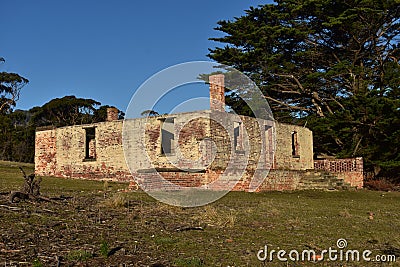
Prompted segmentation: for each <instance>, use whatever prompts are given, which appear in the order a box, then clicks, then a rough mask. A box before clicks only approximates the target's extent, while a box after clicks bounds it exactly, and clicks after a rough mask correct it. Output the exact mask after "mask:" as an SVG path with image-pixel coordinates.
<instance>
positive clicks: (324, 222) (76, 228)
mask: <svg viewBox="0 0 400 267" xmlns="http://www.w3.org/2000/svg"><path fill="white" fill-rule="evenodd" d="M25 168H26V172H27V173H29V172H31V171H32V166H31V165H25ZM0 179H1V180H0V181H1V183H0V192H9V191H11V190H15V189H18V188H19V187H20V185H21V184H22V182H23V180H22V178H21V175H20V173H19V170H18V169H17V167H16V165H15V164H11V163H4V162H2V163H0ZM107 187H108V188H107V191H108V192H107V195H106V198H104V193H103V192H104V183H103V182H101V181H85V180H73V179H62V178H52V177H43V184H42V188H41V192H42V194H43V195H47V196H59V195H64V196H69V197H71V198H70V199H69V200H67V201H63V202H61V203H60V204H55V203H39V204H37V203H36V204H35V203H31V202H20V203H16V204H13V206H14V207H17V208H20V209H22V211H21V212H15V211H11V210H8V209H0V219H1V221H2V224H0V231H1V233H4V234H3V236H2V239H1V240H0V258H6V259H7V260H11V259H12V260H15V261H17V260H21V259H26V260H30V261H31V262H33V261H34V260H35V259H38V258H39V256H42V257H43V258H39V259H40V261H41V262H43V265H44V266H53V265H55V263H54V262H52V261H51V259H53V258H54V255H59V256H60V257H62V259H63V261H64V262H63V263H65V264H66V265H67V266H68V265H71V264H72V263H73V262H74V261H85V263H86V264H89V265H91V266H106V265H107V266H108V265H118V264H123V263H126V264H128V263H135V264H136V266H146V265H151V264H154V263H159V264H164V265H165V266H264V263H262V262H260V261H259V260H258V259H257V257H256V254H257V252H258V251H259V250H260V249H262V248H263V247H264V246H265V245H266V244H267V245H268V247H269V248H270V249H275V250H279V249H284V250H286V251H290V250H292V249H296V250H298V251H302V250H305V249H314V250H316V251H317V252H319V251H321V250H323V249H328V248H329V247H333V248H336V241H337V240H338V239H340V238H344V239H346V240H347V242H348V246H347V248H348V249H357V250H360V251H362V250H366V249H368V250H371V251H372V252H373V255H377V254H394V255H396V256H397V261H398V262H399V261H400V231H399V229H400V212H399V211H400V209H399V207H400V206H399V203H400V193H399V192H377V191H366V190H360V191H334V192H325V191H294V192H264V193H244V192H231V193H229V194H227V195H226V196H225V197H223V198H222V199H220V200H218V201H216V202H215V203H212V204H210V205H207V206H204V207H197V208H180V207H173V206H169V205H166V204H163V203H159V202H157V201H155V200H154V199H152V198H151V197H149V196H148V195H146V194H145V193H143V192H132V193H121V192H118V189H121V188H127V184H123V183H111V182H109V183H108V185H107ZM1 204H3V205H10V204H9V203H7V202H6V197H4V198H3V199H2V203H1ZM371 214H372V216H371ZM189 227H201V228H196V229H197V230H188V231H177V229H185V228H189ZM201 229H202V230H201ZM104 240H107V251H108V252H110V251H114V252H115V253H110V256H109V257H104V256H102V255H103V254H104V253H105V252H104V253H103V250H104V251H106V250H105V249H102V247H103V245H102V244H103V243H104ZM21 247H23V249H21ZM32 247H34V248H35V249H32ZM121 248H123V249H121ZM13 250H16V251H17V252H13V253H11V252H10V253H6V252H2V251H13ZM18 250H21V251H20V252H18ZM68 251H69V252H68ZM82 251H84V252H88V253H89V252H90V251H91V252H90V253H89V254H90V255H91V257H86V256H85V257H80V256H79V255H78V254H79V253H78V252H82ZM72 252H77V254H76V255H78V256H76V255H75V254H74V255H71V253H72ZM108 252H107V254H108ZM96 253H97V254H96ZM85 255H86V254H85ZM46 257H47V258H46ZM52 257H53V258H52ZM45 260H47V262H45ZM398 262H397V263H390V264H384V265H379V266H397V265H396V264H398ZM266 264H267V265H268V266H310V263H309V262H297V263H293V262H288V263H287V264H286V263H281V262H278V261H277V260H276V258H275V261H274V262H272V263H266ZM335 264H336V265H335ZM318 265H320V266H377V265H375V263H367V262H360V263H355V262H350V263H346V262H338V263H332V262H322V263H320V264H318Z"/></svg>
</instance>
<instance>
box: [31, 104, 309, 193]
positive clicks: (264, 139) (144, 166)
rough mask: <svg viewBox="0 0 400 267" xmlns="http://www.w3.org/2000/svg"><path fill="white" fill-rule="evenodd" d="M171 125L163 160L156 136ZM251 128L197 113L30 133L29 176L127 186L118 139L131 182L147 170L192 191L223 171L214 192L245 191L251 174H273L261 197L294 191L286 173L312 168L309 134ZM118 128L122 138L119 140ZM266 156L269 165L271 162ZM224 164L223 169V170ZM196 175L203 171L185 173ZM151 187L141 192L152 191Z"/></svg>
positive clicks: (293, 177)
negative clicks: (170, 145) (170, 146)
mask: <svg viewBox="0 0 400 267" xmlns="http://www.w3.org/2000/svg"><path fill="white" fill-rule="evenodd" d="M172 118H173V134H174V135H175V137H174V140H175V141H176V142H174V145H175V146H176V148H174V153H173V154H170V155H166V154H163V153H162V149H161V143H162V142H161V139H162V136H161V135H162V133H161V129H162V125H163V122H164V121H165V120H167V119H169V120H170V121H171V119H172ZM238 122H242V123H243V124H242V126H241V127H242V130H241V131H242V132H243V133H242V134H243V136H242V138H243V140H248V143H246V142H245V141H243V144H242V145H241V146H242V147H243V148H244V150H245V151H237V150H236V149H235V147H234V143H233V142H231V141H233V139H234V138H233V133H234V128H235V125H236V126H237V123H238ZM259 122H260V121H258V120H257V119H254V118H250V117H245V116H237V115H233V114H227V113H225V112H220V111H204V112H188V113H181V114H177V115H174V116H158V117H149V118H139V119H133V120H126V121H125V122H123V121H108V122H101V123H95V124H91V125H77V126H69V127H62V128H58V129H50V130H46V131H37V133H36V157H35V171H36V173H37V174H38V175H50V176H60V177H73V178H87V179H112V180H119V181H128V180H132V179H133V177H132V175H131V173H130V171H129V169H128V166H127V163H126V161H125V157H124V150H123V146H122V143H123V142H122V139H123V138H124V139H125V141H126V144H127V150H126V151H125V155H126V156H127V157H126V158H127V159H128V161H129V163H130V164H131V167H133V169H134V170H136V172H135V173H133V176H135V178H138V179H145V178H146V177H147V178H148V177H151V175H150V176H149V175H148V174H146V173H145V172H146V170H151V169H154V168H155V169H157V170H159V172H160V173H161V175H162V176H163V177H164V178H165V179H167V180H169V181H171V182H172V183H175V184H177V185H181V186H199V185H205V184H209V183H212V182H213V181H215V180H216V179H217V178H219V177H220V176H221V174H222V173H224V172H225V179H226V180H225V181H222V182H221V183H220V184H217V185H216V189H218V186H219V187H220V189H225V188H223V187H224V186H225V184H224V183H225V182H226V183H228V184H232V183H231V182H232V181H236V180H238V179H239V178H241V180H240V181H239V183H238V184H237V185H236V186H235V190H248V188H249V185H250V183H251V182H252V180H251V179H252V176H253V174H254V173H255V171H256V169H257V170H258V172H257V173H258V174H259V175H261V176H262V178H263V177H265V174H266V173H267V171H268V169H269V168H270V167H273V169H274V170H273V171H271V172H270V175H269V176H268V177H267V179H266V180H265V181H264V183H263V185H262V187H261V188H262V189H261V190H291V189H294V188H296V183H297V182H296V181H297V180H298V176H297V175H298V174H296V172H291V171H295V170H303V169H312V167H313V160H312V133H311V131H310V130H308V129H306V128H304V127H298V126H293V125H286V124H274V123H273V122H270V121H261V123H260V124H259ZM124 123H125V125H124ZM123 126H124V127H125V128H124V130H125V131H126V133H129V134H125V135H124V134H123ZM272 126H275V128H274V127H272ZM260 127H261V128H260ZM271 127H272V128H271ZM88 129H92V130H91V131H93V129H94V133H95V138H94V139H93V140H91V141H90V142H91V143H90V144H89V145H88V146H87V144H86V142H87V141H88V139H87V136H86V135H87V132H88ZM140 129H143V132H140ZM274 129H275V131H274ZM293 131H296V132H297V135H298V136H297V137H298V139H297V145H298V152H299V153H298V155H296V157H293V156H292V154H291V153H292V150H291V149H292V146H291V143H292V140H291V133H292V132H293ZM246 133H247V135H248V136H246ZM274 136H276V139H277V144H278V145H277V147H276V148H275V147H274V145H273V142H272V140H273V137H274ZM177 148H179V149H177ZM87 149H89V150H90V151H89V152H90V153H89V155H90V156H92V157H90V158H86V157H87V151H86V150H87ZM143 151H145V153H142V152H143ZM273 152H275V158H273V157H272V155H273ZM247 156H248V159H247ZM229 161H230V162H229ZM228 165H229V166H231V167H230V169H226V168H227V166H228ZM182 170H187V171H182ZM197 170H203V172H193V171H197ZM240 170H243V172H244V173H241V172H240ZM143 172H144V173H143ZM263 175H264V176H263ZM230 178H232V179H230ZM259 178H260V177H259ZM150 181H151V180H150ZM159 182H160V181H155V182H154V183H155V184H154V185H149V184H148V186H158V185H157V183H159Z"/></svg>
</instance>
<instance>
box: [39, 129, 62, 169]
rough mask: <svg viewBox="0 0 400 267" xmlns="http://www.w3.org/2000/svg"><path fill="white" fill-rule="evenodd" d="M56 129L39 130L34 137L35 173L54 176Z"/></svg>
mask: <svg viewBox="0 0 400 267" xmlns="http://www.w3.org/2000/svg"><path fill="white" fill-rule="evenodd" d="M56 141H57V132H56V129H41V130H40V129H39V130H38V131H36V136H35V173H36V174H37V175H41V176H45V175H47V176H54V175H55V174H56V170H57V159H56V153H57V147H56Z"/></svg>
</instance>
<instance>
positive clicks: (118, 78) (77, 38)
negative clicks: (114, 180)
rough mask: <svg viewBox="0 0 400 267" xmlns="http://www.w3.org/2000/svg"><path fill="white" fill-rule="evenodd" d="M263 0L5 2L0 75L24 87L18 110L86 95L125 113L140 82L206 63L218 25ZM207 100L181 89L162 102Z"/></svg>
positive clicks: (196, 92)
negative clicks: (14, 76) (23, 81)
mask: <svg viewBox="0 0 400 267" xmlns="http://www.w3.org/2000/svg"><path fill="white" fill-rule="evenodd" d="M268 2H271V1H266V0H264V1H261V0H247V1H240V0H230V1H226V0H205V1H190V0H186V1H184V0H171V1H133V0H132V1H127V0H126V1H94V0H86V1H77V0H70V1H50V0H49V1H43V0H35V1H21V0H3V1H2V2H1V4H0V7H1V10H2V12H1V13H2V14H1V16H0V25H2V41H1V42H0V57H4V58H5V59H6V63H4V64H1V65H0V71H7V72H16V73H19V74H20V75H22V76H24V77H26V78H28V79H29V80H30V83H29V84H28V85H27V86H26V87H24V88H23V89H22V92H21V98H20V100H19V102H18V103H17V107H16V108H18V109H29V108H31V107H34V106H41V105H43V104H44V103H46V102H48V101H49V100H51V99H53V98H56V97H63V96H65V95H75V96H77V97H85V98H92V99H95V100H97V101H99V102H101V103H102V104H103V105H114V106H116V107H118V108H119V109H121V110H125V109H126V108H127V105H128V103H129V100H130V98H131V96H132V94H133V93H134V91H135V90H136V88H138V87H139V86H140V85H141V84H142V83H143V82H145V81H146V80H147V79H148V78H149V77H151V76H152V75H153V74H155V73H157V72H159V71H161V70H163V69H164V68H167V67H169V66H171V65H175V64H179V63H183V62H187V61H197V60H209V59H208V58H207V56H206V55H207V53H208V48H213V47H215V46H216V45H218V44H217V43H215V42H212V41H209V40H208V38H210V37H219V36H222V35H221V33H220V32H218V31H215V30H214V29H213V28H214V27H216V26H217V21H218V20H223V19H227V20H232V19H233V18H234V17H240V16H242V15H244V14H245V12H244V10H246V9H248V8H249V7H250V6H257V5H260V4H265V3H268ZM184 95H186V98H188V97H196V96H208V91H207V89H206V87H204V88H203V89H201V88H200V89H199V90H198V89H194V88H190V87H188V88H186V89H183V90H179V92H177V94H176V95H175V96H174V97H171V98H170V100H167V101H164V102H165V106H163V105H161V106H159V107H158V108H159V109H160V110H159V112H167V111H168V110H167V109H168V107H167V105H168V103H170V102H172V100H174V101H181V100H182V99H184V98H185V96H184Z"/></svg>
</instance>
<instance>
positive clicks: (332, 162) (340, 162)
mask: <svg viewBox="0 0 400 267" xmlns="http://www.w3.org/2000/svg"><path fill="white" fill-rule="evenodd" d="M314 169H315V170H321V171H327V172H330V173H332V174H333V175H335V176H337V177H338V178H339V179H343V180H344V181H345V183H348V184H350V185H351V186H354V187H357V188H362V187H363V185H364V182H363V181H364V162H363V158H361V157H358V158H348V159H322V160H315V161H314Z"/></svg>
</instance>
